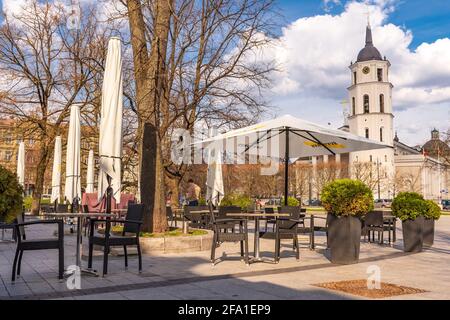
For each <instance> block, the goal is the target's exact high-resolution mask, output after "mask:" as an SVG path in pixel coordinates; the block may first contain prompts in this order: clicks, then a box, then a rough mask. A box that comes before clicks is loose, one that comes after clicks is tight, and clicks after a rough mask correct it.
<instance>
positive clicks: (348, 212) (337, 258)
mask: <svg viewBox="0 0 450 320" xmlns="http://www.w3.org/2000/svg"><path fill="white" fill-rule="evenodd" d="M321 201H322V205H323V206H324V208H325V210H327V211H328V214H329V215H330V216H329V217H328V218H327V220H328V239H327V242H328V246H329V248H330V252H331V262H333V263H338V264H351V263H356V262H358V259H359V250H360V240H361V217H362V216H364V215H366V214H367V213H368V212H370V211H372V210H373V194H372V190H370V188H369V187H367V186H366V185H365V184H364V183H362V182H361V181H359V180H351V179H342V180H335V181H333V182H331V183H329V184H328V185H326V186H325V187H324V188H323V190H322V195H321Z"/></svg>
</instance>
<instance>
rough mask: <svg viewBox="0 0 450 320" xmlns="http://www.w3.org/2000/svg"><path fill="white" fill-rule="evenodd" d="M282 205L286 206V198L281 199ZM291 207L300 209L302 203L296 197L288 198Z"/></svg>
mask: <svg viewBox="0 0 450 320" xmlns="http://www.w3.org/2000/svg"><path fill="white" fill-rule="evenodd" d="M281 205H282V206H284V197H281ZM287 205H288V206H289V207H298V206H299V205H300V201H298V200H297V199H296V198H294V197H288V204H287Z"/></svg>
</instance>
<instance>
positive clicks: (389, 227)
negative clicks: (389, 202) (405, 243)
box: [383, 211, 397, 243]
mask: <svg viewBox="0 0 450 320" xmlns="http://www.w3.org/2000/svg"><path fill="white" fill-rule="evenodd" d="M385 215H392V213H391V212H390V211H383V217H384V216H385ZM383 220H384V219H383ZM384 231H387V232H388V241H389V243H391V241H393V242H394V243H395V241H397V219H396V218H392V219H389V220H384ZM391 232H392V237H391Z"/></svg>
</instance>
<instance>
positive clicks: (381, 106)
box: [380, 94, 384, 113]
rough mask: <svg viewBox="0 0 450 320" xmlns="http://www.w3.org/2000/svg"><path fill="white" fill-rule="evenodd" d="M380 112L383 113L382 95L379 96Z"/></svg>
mask: <svg viewBox="0 0 450 320" xmlns="http://www.w3.org/2000/svg"><path fill="white" fill-rule="evenodd" d="M380 112H381V113H384V94H380Z"/></svg>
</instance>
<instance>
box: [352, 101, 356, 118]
mask: <svg viewBox="0 0 450 320" xmlns="http://www.w3.org/2000/svg"><path fill="white" fill-rule="evenodd" d="M352 115H353V116H354V115H356V99H355V97H353V98H352Z"/></svg>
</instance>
